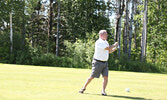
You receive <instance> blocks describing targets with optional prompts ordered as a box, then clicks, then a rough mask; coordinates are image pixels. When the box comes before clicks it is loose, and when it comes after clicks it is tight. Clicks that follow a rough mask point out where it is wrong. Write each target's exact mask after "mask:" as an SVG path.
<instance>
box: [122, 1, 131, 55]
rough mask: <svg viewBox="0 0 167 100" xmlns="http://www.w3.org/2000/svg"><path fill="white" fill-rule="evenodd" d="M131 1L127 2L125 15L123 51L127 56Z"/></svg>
mask: <svg viewBox="0 0 167 100" xmlns="http://www.w3.org/2000/svg"><path fill="white" fill-rule="evenodd" d="M129 1H130V0H126V6H125V9H126V11H125V12H126V14H125V26H124V27H125V29H124V34H123V51H124V53H125V54H127V51H128V50H127V46H128V33H129Z"/></svg>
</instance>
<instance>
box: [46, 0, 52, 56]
mask: <svg viewBox="0 0 167 100" xmlns="http://www.w3.org/2000/svg"><path fill="white" fill-rule="evenodd" d="M49 7H50V9H49V23H48V47H47V53H49V52H50V36H51V34H52V17H53V16H52V15H53V0H50V4H49Z"/></svg>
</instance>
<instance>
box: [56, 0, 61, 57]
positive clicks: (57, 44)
mask: <svg viewBox="0 0 167 100" xmlns="http://www.w3.org/2000/svg"><path fill="white" fill-rule="evenodd" d="M59 26H60V1H58V16H57V37H56V56H59V32H60V28H59Z"/></svg>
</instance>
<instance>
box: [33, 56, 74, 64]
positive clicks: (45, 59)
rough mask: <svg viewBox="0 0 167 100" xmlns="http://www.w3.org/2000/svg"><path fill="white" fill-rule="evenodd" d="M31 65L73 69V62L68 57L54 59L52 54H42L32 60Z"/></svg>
mask: <svg viewBox="0 0 167 100" xmlns="http://www.w3.org/2000/svg"><path fill="white" fill-rule="evenodd" d="M32 64H33V65H40V66H58V67H73V62H72V60H71V59H70V58H68V57H56V56H55V55H54V54H51V53H48V54H42V55H41V56H36V57H33V58H32Z"/></svg>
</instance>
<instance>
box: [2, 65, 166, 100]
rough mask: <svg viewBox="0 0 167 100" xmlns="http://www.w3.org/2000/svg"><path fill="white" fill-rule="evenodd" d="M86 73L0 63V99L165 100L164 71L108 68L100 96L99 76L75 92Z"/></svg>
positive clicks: (86, 76) (87, 73)
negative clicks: (104, 93) (105, 85)
mask: <svg viewBox="0 0 167 100" xmlns="http://www.w3.org/2000/svg"><path fill="white" fill-rule="evenodd" d="M90 72H91V70H90V69H75V68H59V67H41V66H25V65H9V64H0V100H124V99H127V100H129V99H131V100H139V99H141V100H143V99H145V100H167V74H154V73H136V72H121V71H110V72H109V82H108V86H107V89H106V92H107V94H108V96H101V95H100V92H101V88H102V77H100V78H99V79H94V80H93V81H92V83H91V84H90V85H89V86H88V87H87V90H86V91H85V93H84V94H79V93H78V91H79V90H80V88H81V87H82V86H83V84H84V83H85V81H86V79H87V78H88V76H89V75H90ZM126 88H129V89H130V92H126V91H125V89H126Z"/></svg>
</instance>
